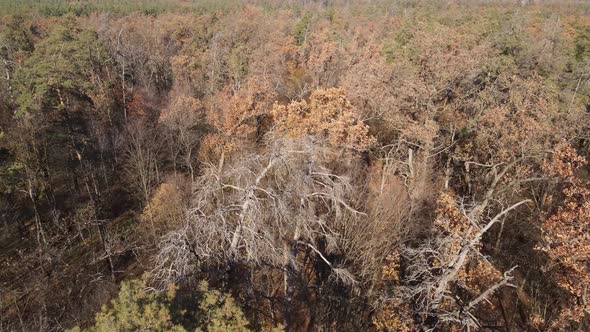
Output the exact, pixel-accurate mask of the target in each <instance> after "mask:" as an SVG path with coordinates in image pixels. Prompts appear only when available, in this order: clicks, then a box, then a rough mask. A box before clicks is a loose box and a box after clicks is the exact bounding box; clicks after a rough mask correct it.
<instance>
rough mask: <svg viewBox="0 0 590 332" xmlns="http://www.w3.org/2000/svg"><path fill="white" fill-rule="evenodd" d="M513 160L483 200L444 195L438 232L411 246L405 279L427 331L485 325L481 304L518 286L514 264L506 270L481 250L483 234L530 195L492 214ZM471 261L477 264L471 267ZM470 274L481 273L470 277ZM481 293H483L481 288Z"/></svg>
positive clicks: (407, 254)
mask: <svg viewBox="0 0 590 332" xmlns="http://www.w3.org/2000/svg"><path fill="white" fill-rule="evenodd" d="M512 165H513V163H511V164H509V165H508V166H506V167H505V168H504V169H503V170H502V171H501V172H499V173H497V172H494V173H495V174H496V175H495V177H494V178H493V180H492V184H491V186H490V188H489V189H488V191H487V192H486V193H485V196H484V197H483V200H482V201H481V202H479V203H475V204H473V203H471V204H469V203H467V202H465V200H464V199H456V198H454V197H452V196H451V195H447V194H443V195H442V196H441V198H440V199H439V207H438V209H437V219H436V221H435V226H436V230H435V233H434V235H433V236H431V237H430V238H429V239H428V240H427V241H425V242H424V243H423V244H422V245H420V246H418V247H417V248H406V250H405V255H406V257H407V260H408V262H409V263H408V264H409V265H408V267H407V275H406V277H405V279H406V280H405V281H406V283H407V285H411V286H407V288H406V289H405V291H407V294H405V296H408V297H409V298H413V299H415V300H416V311H417V313H418V314H419V316H420V317H422V320H423V326H424V328H425V329H426V330H434V329H435V328H436V327H437V326H438V325H447V324H453V325H459V326H460V327H462V328H466V329H467V330H471V329H478V328H481V326H480V324H479V321H478V318H477V314H476V313H475V310H474V309H475V308H476V306H477V305H479V304H480V303H482V302H484V301H486V302H487V301H489V298H490V296H491V295H492V294H493V293H494V292H496V291H498V290H499V289H500V288H501V287H505V286H509V287H515V286H514V285H513V284H512V280H513V275H512V272H513V271H514V269H515V268H516V267H512V268H511V269H509V270H508V271H506V272H504V273H503V274H501V273H499V271H497V270H496V268H495V267H494V266H493V265H492V264H491V263H490V262H489V261H488V260H487V258H486V256H485V255H484V254H483V253H482V252H481V250H480V248H481V244H482V238H483V236H484V235H485V234H486V233H487V232H488V231H489V230H490V229H491V228H492V226H494V225H495V224H496V223H498V222H500V221H502V220H503V219H504V218H505V216H506V215H507V214H508V213H509V212H511V211H513V210H515V209H517V208H518V207H520V206H521V205H524V204H526V203H529V202H530V200H528V199H527V200H521V201H519V202H517V203H514V204H511V205H509V206H507V207H503V208H501V209H500V212H497V213H495V214H491V213H492V211H491V209H490V207H489V206H490V202H491V201H492V197H493V195H494V192H495V191H496V187H497V185H498V183H499V181H500V179H501V178H502V177H503V176H504V174H506V172H507V170H508V169H509V168H510V167H511V166H512ZM468 264H472V265H475V266H477V268H475V269H473V270H467V266H468ZM469 273H474V274H476V275H474V276H469V277H468V275H469ZM478 278H481V279H486V280H487V279H491V280H494V281H493V282H492V283H491V284H489V281H485V282H484V283H487V284H485V285H484V286H483V287H470V285H468V283H469V282H468V281H466V280H467V279H469V280H476V279H478ZM458 289H462V290H464V291H465V292H466V293H468V294H469V298H468V299H467V300H465V299H464V298H461V297H460V296H459V295H458V292H457V290H458ZM477 292H479V293H477Z"/></svg>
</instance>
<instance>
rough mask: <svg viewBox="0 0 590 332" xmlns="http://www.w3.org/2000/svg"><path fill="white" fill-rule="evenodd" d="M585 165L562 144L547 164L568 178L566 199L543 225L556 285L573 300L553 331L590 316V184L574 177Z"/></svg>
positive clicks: (564, 192) (552, 170)
mask: <svg viewBox="0 0 590 332" xmlns="http://www.w3.org/2000/svg"><path fill="white" fill-rule="evenodd" d="M585 164H586V161H585V159H584V158H582V157H580V156H579V155H577V153H576V151H575V149H573V148H572V147H571V146H569V145H567V144H561V145H559V146H558V147H557V149H556V151H555V152H554V154H553V158H552V159H551V160H550V161H549V162H547V163H546V164H545V168H546V169H547V171H548V172H549V173H550V174H553V175H556V176H559V177H562V178H564V179H565V181H566V183H567V186H566V188H565V189H564V190H563V195H564V196H565V199H564V201H563V203H562V204H561V206H560V207H559V208H558V209H557V211H556V212H555V213H554V214H552V215H551V216H549V217H548V218H547V219H546V220H545V221H544V222H543V224H542V230H543V239H544V241H545V245H544V246H543V247H541V248H539V249H541V250H542V251H544V252H546V253H547V254H548V255H549V257H550V259H551V262H552V264H551V265H552V267H553V272H554V273H555V275H556V281H557V284H558V285H559V286H560V287H561V288H562V289H564V290H565V291H566V292H567V293H568V294H569V295H570V297H569V298H568V299H565V302H566V303H565V306H564V309H563V310H562V311H561V313H560V316H559V318H558V319H557V320H555V322H554V328H557V329H566V328H567V326H569V325H568V324H569V322H577V323H579V322H580V321H581V320H582V318H583V317H584V316H586V315H588V313H590V302H589V300H590V299H588V294H587V293H588V288H589V287H590V182H588V181H585V180H582V179H580V178H577V177H575V176H574V174H575V171H576V170H577V169H578V168H579V167H581V166H583V165H585Z"/></svg>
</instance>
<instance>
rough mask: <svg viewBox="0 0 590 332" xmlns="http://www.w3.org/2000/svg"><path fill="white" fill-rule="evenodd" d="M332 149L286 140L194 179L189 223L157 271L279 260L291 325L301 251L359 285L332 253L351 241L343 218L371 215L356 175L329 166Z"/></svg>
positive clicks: (165, 244)
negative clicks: (359, 197)
mask: <svg viewBox="0 0 590 332" xmlns="http://www.w3.org/2000/svg"><path fill="white" fill-rule="evenodd" d="M328 154H329V152H328V147H327V146H326V145H325V144H324V143H323V142H317V141H316V142H314V141H313V140H311V139H303V140H298V141H289V140H285V139H278V140H275V141H274V142H272V145H271V146H270V147H269V148H268V149H267V150H266V151H264V152H263V153H261V154H255V153H253V154H249V155H247V156H245V157H244V158H241V159H237V160H234V161H232V162H228V163H226V164H225V166H224V167H223V168H222V169H219V167H217V166H211V167H208V168H206V169H205V170H204V174H203V175H202V176H201V177H200V178H198V179H197V180H196V181H195V183H194V184H193V190H194V193H193V200H192V205H191V208H190V209H189V210H188V211H187V213H186V222H185V224H184V225H183V226H182V227H181V228H179V229H177V230H175V231H173V232H170V233H169V234H168V235H166V236H165V237H164V239H163V241H162V243H161V251H160V254H159V256H158V258H157V265H156V272H157V276H158V277H160V278H162V279H164V280H174V279H175V278H178V277H182V276H184V275H186V274H189V273H191V272H193V271H194V270H196V269H198V267H199V264H200V263H202V262H218V263H231V262H245V263H248V264H252V265H255V266H256V265H267V266H268V265H270V266H274V267H275V268H277V269H279V270H282V271H283V273H284V283H285V285H284V286H285V287H284V292H285V315H284V317H285V324H286V326H287V327H289V326H290V324H291V322H290V321H289V316H290V312H289V311H290V309H291V301H292V298H293V294H294V292H295V289H294V285H293V276H294V275H295V274H297V273H298V271H299V269H300V266H299V264H298V260H297V256H298V255H299V254H300V253H301V252H304V251H308V252H311V253H312V255H314V256H315V258H316V260H317V261H318V262H323V263H324V264H325V266H327V267H328V268H329V269H330V270H331V271H332V276H333V277H334V278H336V279H337V280H340V281H342V282H345V283H347V284H354V283H356V279H355V277H354V276H353V275H352V274H351V273H350V272H349V271H348V270H347V269H346V268H344V267H343V266H341V265H339V264H338V263H336V262H333V261H331V260H330V259H329V258H328V257H330V255H332V254H336V253H338V252H339V250H340V248H341V247H342V245H341V244H342V241H345V239H344V238H343V236H342V235H343V234H339V233H338V232H337V229H339V228H342V227H341V226H340V225H339V223H342V222H347V223H354V222H355V221H356V220H358V218H359V217H360V216H363V215H364V213H362V212H360V211H358V210H357V209H356V208H355V207H354V206H353V205H352V203H351V199H350V198H351V196H352V195H353V194H354V193H355V188H354V187H353V186H352V185H351V182H350V177H349V176H348V175H347V174H336V173H335V172H333V171H331V170H330V169H329V168H327V167H326V158H327V155H328Z"/></svg>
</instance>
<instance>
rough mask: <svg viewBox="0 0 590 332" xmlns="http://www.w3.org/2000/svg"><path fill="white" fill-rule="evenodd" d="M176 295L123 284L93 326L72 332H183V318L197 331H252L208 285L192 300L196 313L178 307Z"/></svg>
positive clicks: (138, 284)
mask: <svg viewBox="0 0 590 332" xmlns="http://www.w3.org/2000/svg"><path fill="white" fill-rule="evenodd" d="M176 292H177V291H176V286H175V285H170V287H169V288H168V290H167V291H166V293H159V292H157V291H155V290H154V289H150V288H149V287H148V286H147V285H146V282H145V281H143V280H129V281H124V282H123V283H122V285H121V290H120V291H119V295H118V296H117V298H116V299H113V300H112V301H111V303H110V305H108V306H107V305H105V306H103V307H102V310H101V312H100V313H98V314H97V315H96V324H95V325H94V326H92V327H90V328H88V329H83V330H82V329H80V328H79V327H75V328H73V329H71V330H69V331H70V332H80V331H85V332H107V331H121V332H123V331H129V332H131V331H160V332H184V331H187V329H186V327H185V326H183V325H181V324H180V323H179V322H177V321H179V320H180V317H182V316H183V315H189V316H191V317H190V318H191V320H192V323H197V326H198V327H197V329H196V331H209V332H221V331H237V332H246V331H249V329H248V328H247V325H248V321H247V320H246V319H245V318H244V314H243V313H242V310H241V309H240V307H239V306H238V305H237V304H236V303H235V300H234V299H233V298H232V297H231V296H230V295H228V294H223V293H221V292H219V291H217V290H211V289H209V286H208V284H207V282H205V281H203V282H201V283H200V284H199V286H198V292H197V293H196V294H198V296H197V297H193V298H192V300H193V301H195V300H198V301H199V303H198V310H196V311H191V309H190V306H187V307H184V306H183V305H182V303H177V302H178V300H177V299H176V297H177V296H176ZM187 311H189V313H187Z"/></svg>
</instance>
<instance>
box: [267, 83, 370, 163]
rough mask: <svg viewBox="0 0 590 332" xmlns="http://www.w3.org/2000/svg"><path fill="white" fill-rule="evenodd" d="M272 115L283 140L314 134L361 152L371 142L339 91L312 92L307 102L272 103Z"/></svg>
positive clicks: (334, 143) (367, 129)
mask: <svg viewBox="0 0 590 332" xmlns="http://www.w3.org/2000/svg"><path fill="white" fill-rule="evenodd" d="M272 115H273V119H274V121H275V123H276V126H277V130H278V132H282V133H285V134H286V135H287V137H295V138H297V137H304V136H305V135H314V136H318V137H322V138H326V139H327V140H328V142H330V144H332V145H333V146H340V147H343V148H348V149H353V150H357V151H365V150H367V149H368V148H369V147H370V146H371V145H372V144H373V143H374V142H375V140H374V138H372V137H371V135H369V128H368V127H367V125H365V124H364V123H363V122H362V121H361V119H359V118H358V115H357V114H356V113H355V111H354V109H353V108H352V105H351V104H350V102H349V101H348V100H347V98H346V94H345V92H344V90H342V89H336V88H333V89H327V90H317V91H314V92H313V93H312V95H311V97H310V101H309V103H308V102H307V101H305V100H303V101H300V102H292V103H290V104H288V105H286V106H284V105H279V104H275V106H274V107H273V110H272Z"/></svg>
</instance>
